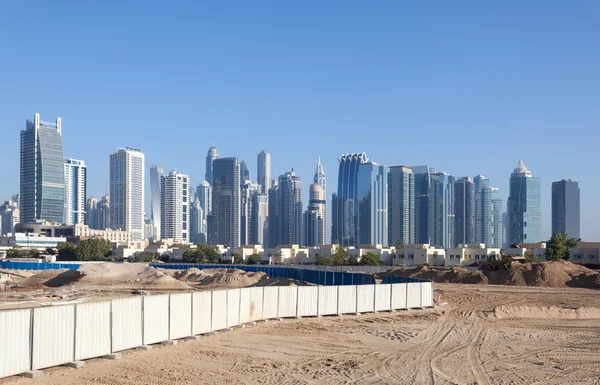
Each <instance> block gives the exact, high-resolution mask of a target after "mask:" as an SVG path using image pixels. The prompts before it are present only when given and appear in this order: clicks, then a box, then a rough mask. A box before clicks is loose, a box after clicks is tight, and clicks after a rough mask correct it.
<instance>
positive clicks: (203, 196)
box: [196, 180, 212, 243]
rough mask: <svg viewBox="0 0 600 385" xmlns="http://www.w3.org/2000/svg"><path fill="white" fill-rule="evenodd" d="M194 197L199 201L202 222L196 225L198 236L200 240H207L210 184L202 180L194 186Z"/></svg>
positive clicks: (210, 208)
mask: <svg viewBox="0 0 600 385" xmlns="http://www.w3.org/2000/svg"><path fill="white" fill-rule="evenodd" d="M196 198H197V199H198V200H199V201H200V208H201V209H202V212H201V217H202V218H201V219H202V223H201V224H200V225H199V226H198V229H199V230H198V231H200V234H201V235H200V236H199V238H200V239H201V242H205V243H206V242H208V216H209V215H210V213H211V211H212V204H211V202H212V187H211V186H210V184H209V183H208V182H207V181H205V180H203V181H202V182H200V184H199V185H198V186H197V187H196Z"/></svg>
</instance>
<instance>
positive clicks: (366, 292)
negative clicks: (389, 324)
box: [356, 285, 375, 313]
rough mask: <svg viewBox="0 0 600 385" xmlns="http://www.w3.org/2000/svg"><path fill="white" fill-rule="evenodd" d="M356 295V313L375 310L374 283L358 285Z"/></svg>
mask: <svg viewBox="0 0 600 385" xmlns="http://www.w3.org/2000/svg"><path fill="white" fill-rule="evenodd" d="M356 295H357V296H358V297H357V301H356V306H357V309H356V312H357V313H366V312H372V311H375V285H358V286H357V293H356Z"/></svg>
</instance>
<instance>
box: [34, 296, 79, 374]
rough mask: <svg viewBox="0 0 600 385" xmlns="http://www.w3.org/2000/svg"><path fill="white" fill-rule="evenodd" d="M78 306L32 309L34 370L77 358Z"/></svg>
mask: <svg viewBox="0 0 600 385" xmlns="http://www.w3.org/2000/svg"><path fill="white" fill-rule="evenodd" d="M74 351H75V305H67V306H51V307H43V308H36V309H33V349H32V355H31V362H32V368H33V369H44V368H48V367H50V366H56V365H62V364H66V363H67V362H72V361H74Z"/></svg>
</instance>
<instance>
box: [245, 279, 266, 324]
mask: <svg viewBox="0 0 600 385" xmlns="http://www.w3.org/2000/svg"><path fill="white" fill-rule="evenodd" d="M248 290H250V320H251V321H258V320H261V319H263V295H264V289H263V288H262V287H251V288H249V289H248Z"/></svg>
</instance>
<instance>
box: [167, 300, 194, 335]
mask: <svg viewBox="0 0 600 385" xmlns="http://www.w3.org/2000/svg"><path fill="white" fill-rule="evenodd" d="M169 302H170V306H171V308H170V310H169V317H170V320H169V339H170V340H176V339H179V338H183V337H189V336H191V335H192V293H180V294H171V299H170V301H169Z"/></svg>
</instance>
